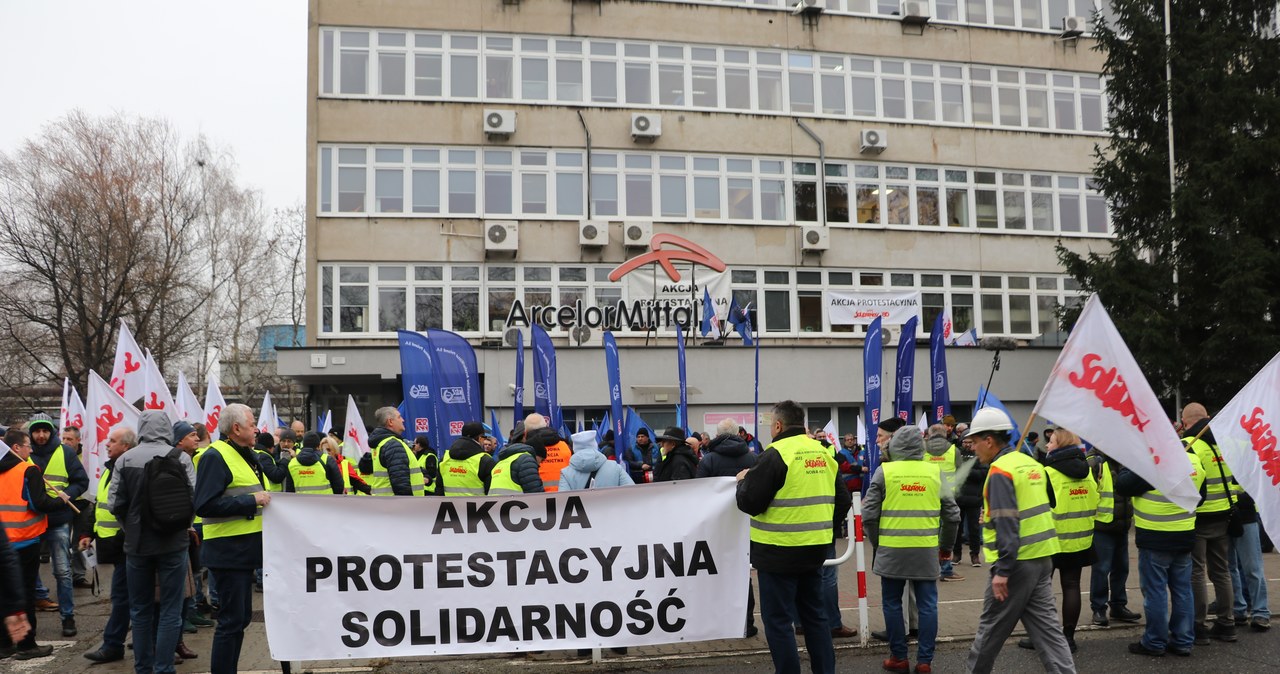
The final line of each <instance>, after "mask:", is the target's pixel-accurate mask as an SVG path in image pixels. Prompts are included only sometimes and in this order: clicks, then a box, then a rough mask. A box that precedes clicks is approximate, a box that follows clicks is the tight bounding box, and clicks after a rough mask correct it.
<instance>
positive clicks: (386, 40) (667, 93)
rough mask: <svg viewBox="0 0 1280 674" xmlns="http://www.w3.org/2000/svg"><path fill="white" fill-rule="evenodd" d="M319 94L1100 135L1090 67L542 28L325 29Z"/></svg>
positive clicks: (1100, 94) (1097, 84)
mask: <svg viewBox="0 0 1280 674" xmlns="http://www.w3.org/2000/svg"><path fill="white" fill-rule="evenodd" d="M321 43H322V49H321V64H320V68H321V78H320V91H321V94H322V95H332V96H343V97H370V98H389V99H409V100H424V99H425V100H449V101H457V100H472V101H485V102H494V103H530V104H538V103H549V102H557V103H564V104H590V105H593V106H616V107H645V108H652V107H656V108H672V109H691V110H721V111H734V112H755V113H762V114H795V115H802V116H820V117H836V118H841V119H853V118H856V119H869V120H884V121H911V122H917V123H923V124H940V125H965V126H969V125H977V126H994V127H1002V128H1011V129H1024V130H1042V131H1051V130H1052V131H1059V132H1086V133H1100V132H1102V131H1103V128H1104V125H1105V114H1104V111H1105V110H1106V104H1105V94H1104V91H1103V82H1102V78H1101V77H1100V76H1098V75H1096V74H1089V73H1072V72H1064V71H1052V70H1031V69H1025V68H993V67H989V66H979V65H970V64H963V63H953V62H945V61H923V60H904V59H897V58H876V57H870V56H851V55H845V54H827V53H817V52H807V51H786V50H776V49H750V48H745V47H742V48H740V47H720V46H714V45H684V44H668V43H653V42H634V41H618V40H603V39H580V38H548V37H546V36H520V35H507V34H502V35H492V34H486V35H476V34H456V33H435V32H431V33H428V32H407V31H398V30H370V29H363V28H362V29H348V28H341V29H338V28H326V29H323V30H322V31H321Z"/></svg>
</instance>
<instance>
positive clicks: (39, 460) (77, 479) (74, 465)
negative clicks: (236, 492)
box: [31, 430, 173, 527]
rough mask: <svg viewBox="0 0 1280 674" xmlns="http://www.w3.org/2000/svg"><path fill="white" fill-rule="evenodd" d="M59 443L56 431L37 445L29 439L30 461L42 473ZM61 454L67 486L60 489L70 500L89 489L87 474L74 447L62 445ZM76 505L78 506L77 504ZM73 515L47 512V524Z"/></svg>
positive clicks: (54, 524)
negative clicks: (44, 441) (65, 471)
mask: <svg viewBox="0 0 1280 674" xmlns="http://www.w3.org/2000/svg"><path fill="white" fill-rule="evenodd" d="M169 435H170V436H172V435H173V432H172V430H170V433H169ZM61 445H62V441H61V440H59V438H58V434H57V433H56V432H55V433H53V434H52V435H50V436H49V442H46V443H45V444H43V445H37V444H36V441H35V440H32V441H31V461H32V462H34V463H35V464H36V465H37V466H40V472H41V473H42V474H43V473H48V472H49V460H50V459H52V458H53V453H54V452H55V451H57V449H58V447H60V446H61ZM62 456H63V457H64V458H65V459H66V464H67V466H66V468H67V486H66V488H64V489H63V490H62V491H64V492H66V494H67V496H70V497H71V499H72V500H75V499H78V498H80V497H81V496H82V495H84V493H85V492H87V491H89V474H88V473H86V472H84V464H82V463H80V457H78V456H76V451H75V450H74V449H71V448H70V447H63V448H62ZM59 500H61V499H59ZM76 507H77V508H78V507H79V506H76ZM74 517H75V511H73V510H71V509H70V508H64V509H62V510H59V511H57V512H52V513H49V526H50V527H56V526H59V525H62V524H67V523H69V522H70V521H71V520H72V518H74Z"/></svg>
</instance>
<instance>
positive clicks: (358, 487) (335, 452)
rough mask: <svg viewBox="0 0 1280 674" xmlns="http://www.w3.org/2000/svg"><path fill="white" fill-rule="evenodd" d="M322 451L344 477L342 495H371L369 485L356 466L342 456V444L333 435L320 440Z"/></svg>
mask: <svg viewBox="0 0 1280 674" xmlns="http://www.w3.org/2000/svg"><path fill="white" fill-rule="evenodd" d="M320 450H321V451H323V452H324V453H326V454H328V455H329V459H330V460H332V461H333V462H335V463H337V464H338V473H339V474H340V475H342V493H344V494H356V493H359V494H365V495H368V494H369V491H370V490H369V484H368V483H367V482H365V481H364V479H363V478H361V477H360V472H359V471H358V470H356V466H355V464H353V463H351V461H350V460H349V459H347V457H345V456H343V455H342V443H341V442H339V441H338V440H337V439H335V438H334V437H333V436H332V435H325V436H324V437H323V438H321V439H320Z"/></svg>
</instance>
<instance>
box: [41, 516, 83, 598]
mask: <svg viewBox="0 0 1280 674" xmlns="http://www.w3.org/2000/svg"><path fill="white" fill-rule="evenodd" d="M40 540H41V541H42V542H44V543H46V544H47V545H48V546H49V559H50V560H51V561H52V562H53V578H54V580H55V581H57V583H58V613H60V614H62V619H63V620H66V619H67V618H70V617H71V616H73V615H75V612H76V604H75V598H74V596H73V595H72V593H71V592H72V590H71V524H70V523H67V524H59V525H58V526H56V527H49V528H48V530H46V531H45V532H44V535H43V536H41V537H40Z"/></svg>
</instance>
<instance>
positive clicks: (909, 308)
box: [822, 290, 920, 325]
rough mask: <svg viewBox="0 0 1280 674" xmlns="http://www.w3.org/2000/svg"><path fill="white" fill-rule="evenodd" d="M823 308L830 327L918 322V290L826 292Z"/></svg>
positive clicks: (824, 293)
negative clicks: (912, 320) (874, 322)
mask: <svg viewBox="0 0 1280 674" xmlns="http://www.w3.org/2000/svg"><path fill="white" fill-rule="evenodd" d="M822 305H823V306H824V307H826V310H827V319H828V320H829V321H831V324H832V325H871V321H874V320H875V319H877V318H879V319H880V321H881V323H882V324H884V325H902V324H903V323H906V322H907V321H908V320H909V319H911V318H915V319H916V320H917V322H919V319H920V291H919V290H915V291H907V292H868V291H854V290H825V291H823V293H822Z"/></svg>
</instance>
